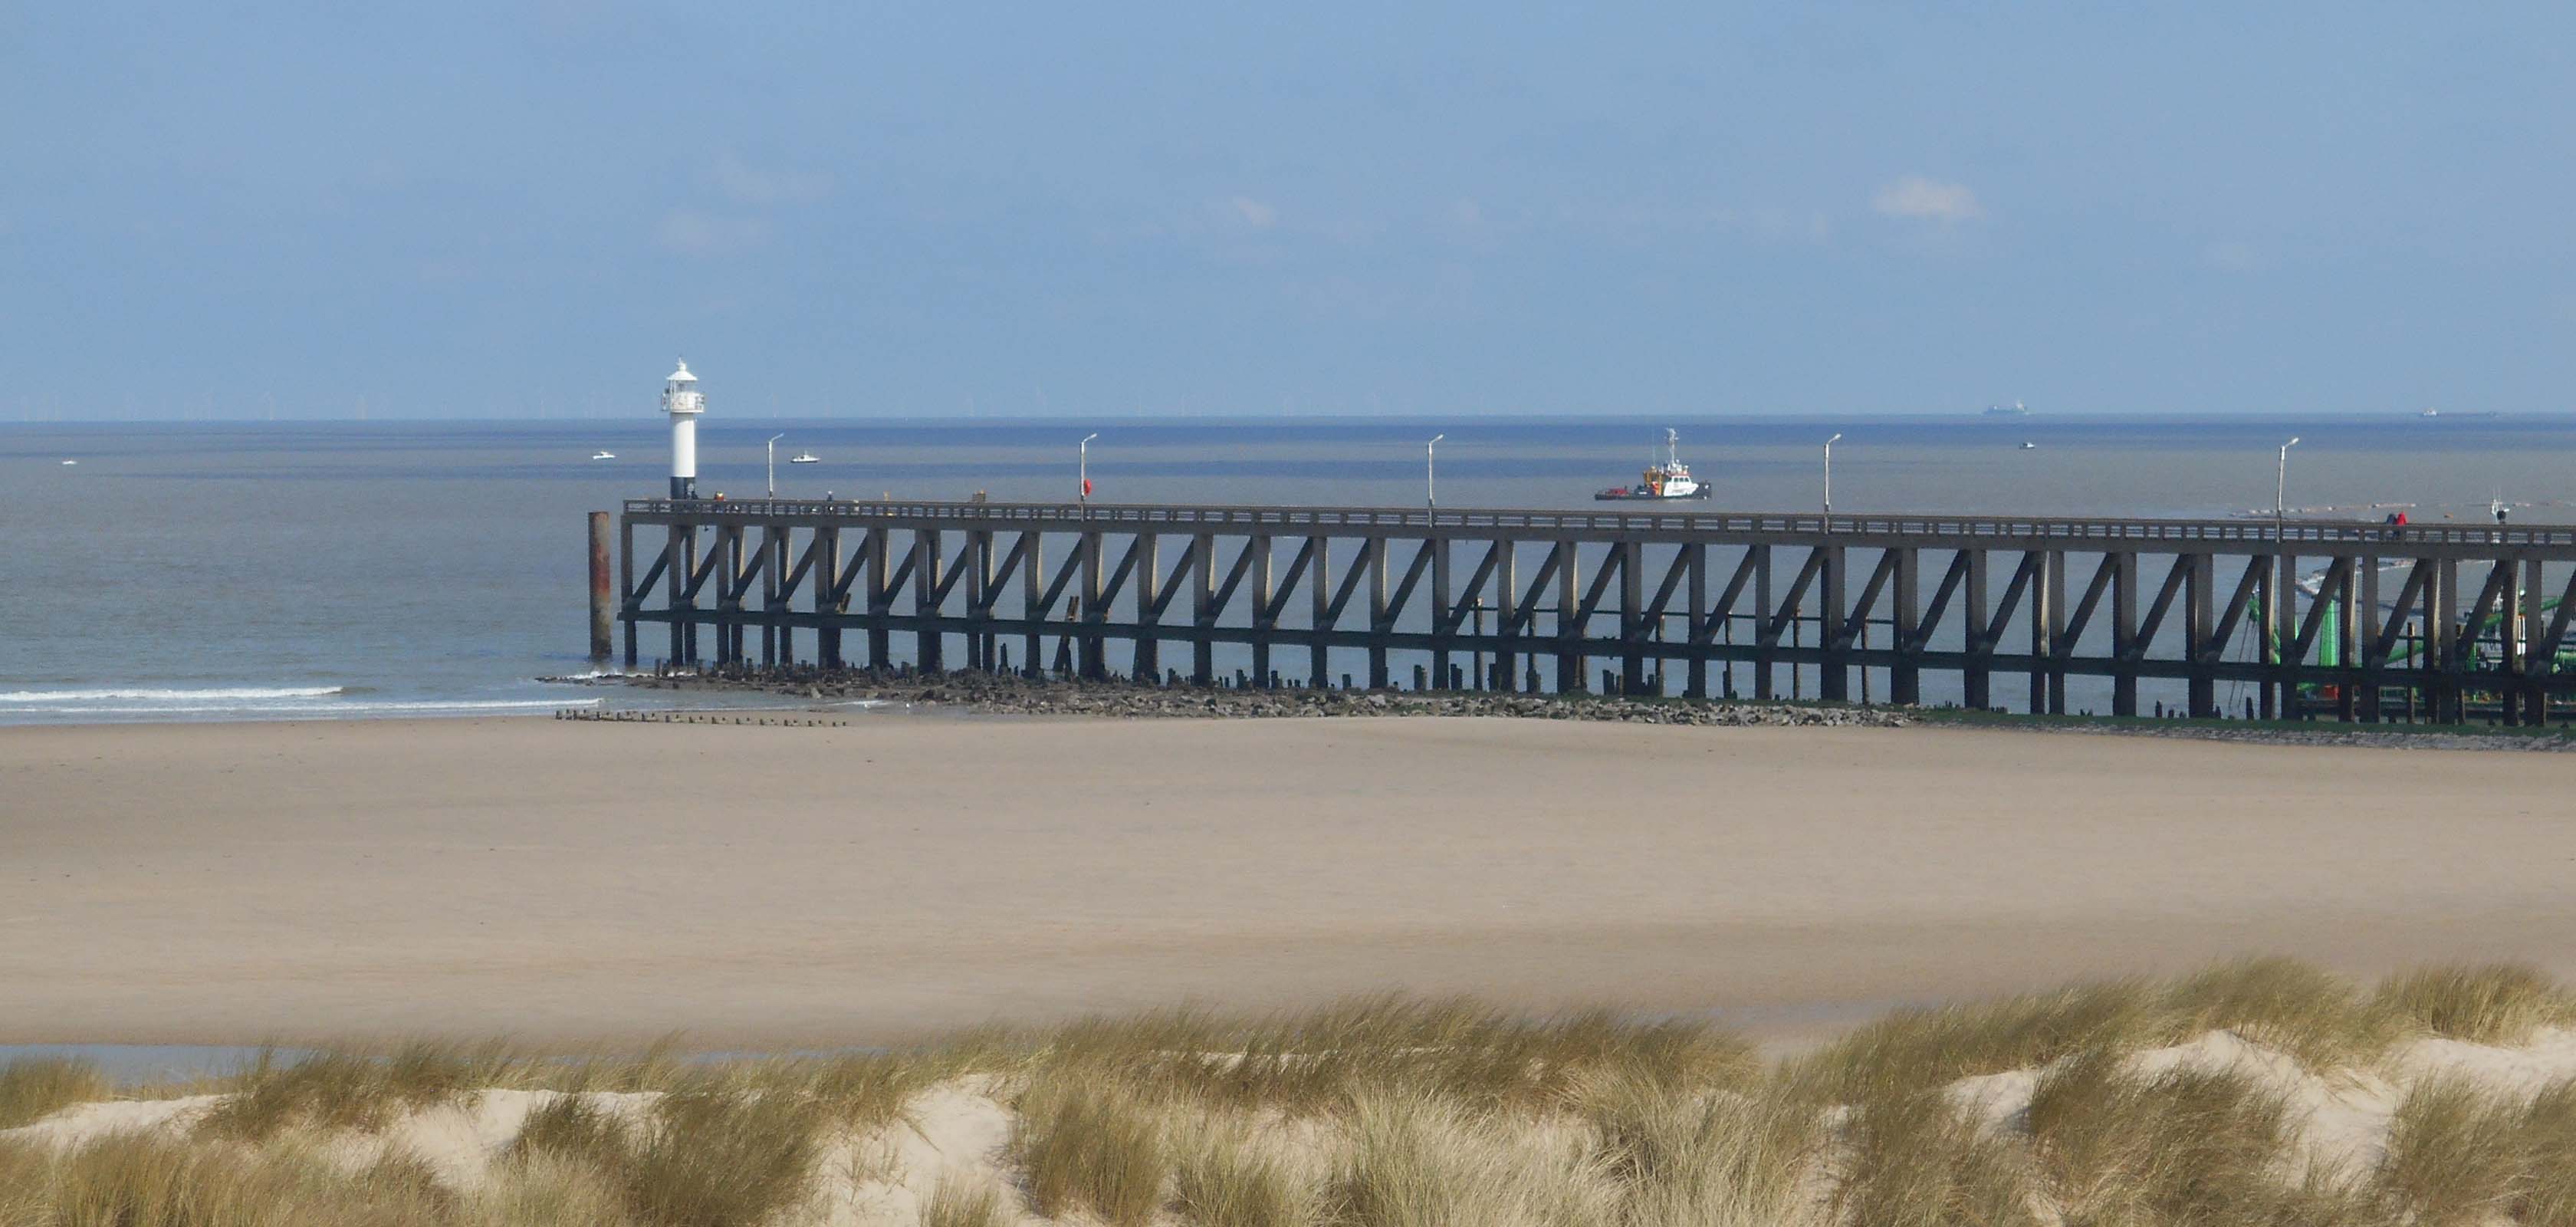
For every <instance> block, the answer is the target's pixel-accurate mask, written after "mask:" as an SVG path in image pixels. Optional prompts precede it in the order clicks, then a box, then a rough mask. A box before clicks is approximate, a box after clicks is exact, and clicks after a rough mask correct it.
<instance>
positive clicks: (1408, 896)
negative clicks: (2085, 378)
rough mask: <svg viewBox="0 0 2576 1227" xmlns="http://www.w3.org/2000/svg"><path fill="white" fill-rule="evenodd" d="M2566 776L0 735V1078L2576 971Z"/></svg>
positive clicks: (1856, 754)
mask: <svg viewBox="0 0 2576 1227" xmlns="http://www.w3.org/2000/svg"><path fill="white" fill-rule="evenodd" d="M2569 771H2570V767H2569V766H2568V765H2567V764H2566V762H2565V761H2564V760H2563V759H2561V758H2560V757H2559V756H2555V755H2533V754H2515V753H2485V752H2417V751H2394V750H2342V749H2321V748H2304V747H2302V748H2283V747H2267V746H2253V745H2235V744H2220V743H2204V742H2181V741H2163V740H2153V739H2144V738H2109V737H2051V736H2033V735H2027V734H2017V733H2011V732H1986V731H1955V730H1932V729H1920V728H1914V729H1894V730H1886V729H1758V728H1757V729H1693V728H1651V727H1640V726H1628V725H1611V724H1574V723H1558V722H1548V721H1534V720H1427V719H1423V720H1293V721H1224V720H1211V721H1191V720H1164V721H1144V722H1114V721H1038V720H1024V721H1015V720H998V719H920V718H908V717H885V718H867V719H859V720H853V721H852V722H851V723H850V724H848V725H847V726H846V727H839V728H774V727H772V728H760V727H707V726H685V725H619V724H596V723H566V722H556V721H551V720H545V719H508V720H441V721H419V722H395V721H368V722H337V723H306V724H223V725H158V726H132V727H88V728H16V729H7V730H0V790H5V795H6V796H7V797H8V804H7V805H6V807H5V817H0V837H4V838H5V852H0V935H5V940H0V1002H6V1003H7V1007H6V1008H5V1009H0V1042H173V1043H177V1042H203V1043H224V1042H244V1041H255V1040H260V1039H268V1038H282V1039H293V1038H296V1037H300V1036H301V1037H331V1038H335V1039H347V1038H351V1037H361V1036H370V1035H414V1034H438V1035H452V1036H458V1037H478V1036H486V1035H493V1034H510V1035H515V1036H518V1037H520V1038H522V1039H526V1040H530V1041H536V1042H544V1041H554V1040H561V1041H570V1040H589V1039H632V1038H640V1037H649V1036H655V1035H660V1034H664V1033H669V1032H683V1033H685V1034H686V1035H687V1036H688V1038H689V1039H690V1041H691V1042H693V1043H697V1044H703V1045H707V1046H726V1045H741V1046H755V1045H783V1044H797V1043H807V1042H833V1043H841V1042H868V1041H879V1040H892V1039H899V1038H902V1037H905V1036H907V1035H911V1034H916V1033H921V1032H926V1031H929V1030H934V1029H938V1028H944V1027H950V1026H954V1025H958V1024H969V1023H975V1022H979V1021H984V1020H988V1019H995V1018H1003V1019H1038V1018H1048V1017H1056V1016H1061V1015H1063V1014H1066V1013H1068V1012H1075V1011H1084V1010H1092V1009H1123V1008H1133V1007H1138V1006H1147V1005H1156V1004H1165V1003H1170V1002H1174V1001H1178V1000H1182V999H1185V998H1195V999H1200V1000H1205V1001H1210V1002H1215V1003H1222V1004H1226V1005H1232V1006H1247V1007H1258V1006H1267V1005H1291V1004H1299V1003H1310V1002H1314V1001H1317V1000H1320V999H1323V998H1326V997H1330V996H1333V995H1337V994H1343V993H1349V992H1354V991H1363V990H1371V989H1380V988H1405V989H1409V990H1412V991H1415V992H1445V991H1453V990H1454V991H1465V992H1473V993H1477V994H1480V995H1484V996H1487V997H1490V998H1493V999H1496V1000H1499V1001H1502V1002H1505V1003H1509V1004H1515V1005H1527V1006H1531V1007H1548V1006H1554V1005H1560V1004H1574V1003H1583V1004H1594V1003H1609V1004H1620V1005H1627V1006H1633V1007H1638V1008H1641V1009H1650V1010H1711V1009H1713V1010H1719V1011H1721V1012H1722V1015H1721V1016H1722V1017H1725V1018H1728V1019H1729V1020H1732V1021H1736V1022H1740V1023H1743V1024H1745V1025H1748V1026H1751V1027H1752V1028H1754V1029H1755V1030H1757V1031H1771V1032H1785V1031H1794V1030H1796V1029H1798V1028H1800V1027H1812V1026H1818V1025H1823V1024H1830V1023H1840V1022H1843V1021H1848V1020H1851V1019H1854V1018H1857V1017H1861V1016H1865V1015H1867V1014H1870V1013H1874V1012H1876V1011H1877V1010H1879V1009H1881V1008H1883V1007H1884V1006H1886V1005H1888V1004H1890V1003H1894V1002H1903V1001H1914V1000H1924V999H1931V998H1940V997H1948V996H1954V995H1966V994H1980V993H1988V992H1995V991H2004V990H2014V989H2023V988H2030V987H2035V986H2041V985H2046V984H2051V983H2055V982H2057V981H2060V980H2064V979H2069V978H2075V977H2100V976H2105V975H2115V974H2124V973H2129V972H2150V971H2170V970H2175V969H2180V968H2185V967H2190V966H2194V965H2198V964H2201V963H2205V962H2207V961H2209V960H2211V959H2213V958H2220V957H2226V956H2232V955H2237V954H2246V953H2286V954H2294V955H2301V956H2306V957H2309V958H2313V959H2316V960H2318V961H2320V962H2322V963H2325V964H2327V965H2329V966H2332V967H2335V968H2338V969H2342V970H2346V971H2350V972H2354V973H2359V974H2376V973H2379V972H2382V971H2386V970H2389V969H2392V968H2396V967H2401V966H2406V965H2411V964H2414V963H2417V962H2422V961H2427V960H2435V959H2471V958H2475V959H2493V958H2514V959H2526V960H2531V961H2533V962H2536V963H2538V964H2540V965H2542V966H2544V967H2546V968H2549V969H2550V970H2552V971H2554V972H2557V973H2559V974H2560V975H2567V974H2570V973H2576V896H2571V895H2570V894H2569V892H2568V891H2567V889H2566V882H2567V878H2568V874H2569V873H2570V871H2571V869H2576V828H2571V827H2570V826H2569V824H2568V823H2567V822H2566V821H2565V817H2566V813H2567V806H2566V802H2565V798H2564V792H2565V789H2566V786H2567V784H2568V783H2569V782H2570V781H2569Z"/></svg>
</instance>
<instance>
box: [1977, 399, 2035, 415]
mask: <svg viewBox="0 0 2576 1227" xmlns="http://www.w3.org/2000/svg"><path fill="white" fill-rule="evenodd" d="M1986 416H1987V417H1990V418H2026V417H2029V416H2030V406H2028V405H2025V404H2023V403H2021V402H2020V401H2014V402H2013V403H2011V404H2009V405H1988V406H1986Z"/></svg>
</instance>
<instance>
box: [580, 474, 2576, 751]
mask: <svg viewBox="0 0 2576 1227" xmlns="http://www.w3.org/2000/svg"><path fill="white" fill-rule="evenodd" d="M606 531H607V522H606V517H605V516H604V515H601V516H595V517H594V518H593V522H592V557H593V570H592V580H593V593H594V596H593V600H594V609H593V627H594V629H593V651H594V653H596V654H600V655H602V656H605V655H606V654H607V653H608V652H609V650H610V645H609V644H608V643H607V642H606V639H605V636H606V628H607V625H608V622H607V617H606V615H607V614H608V612H609V611H608V610H607V609H606V608H605V604H606V602H607V601H608V600H609V599H610V598H609V592H610V586H609V584H608V583H607V575H606V562H605V558H606V553H607V550H606V548H605V547H606V546H607V544H608V542H607V541H606V540H605V539H604V537H603V534H605V533H606ZM616 534H617V541H616V545H617V548H616V551H615V553H616V557H617V559H618V571H617V582H616V584H615V586H614V592H615V607H614V611H613V612H614V619H615V621H616V623H618V624H619V625H620V626H622V628H623V632H624V658H625V661H626V663H627V664H628V665H629V666H630V667H633V666H637V665H639V664H640V663H641V660H640V655H639V654H640V652H641V650H642V649H641V645H640V644H639V636H640V635H641V633H642V631H643V628H645V627H646V626H648V625H652V624H660V625H662V626H664V627H665V628H666V631H667V636H668V638H667V642H668V648H667V650H666V651H665V652H664V653H663V654H662V657H661V658H662V659H664V660H667V661H670V662H673V663H678V664H733V663H742V664H750V663H762V664H782V663H790V662H810V663H816V664H821V665H826V666H852V667H856V666H873V667H877V668H897V667H901V666H904V665H911V666H916V667H918V668H920V669H924V670H933V671H936V670H941V669H948V668H960V667H966V668H979V669H1005V668H1008V669H1016V670H1018V671H1022V672H1039V671H1046V670H1054V669H1061V670H1064V671H1068V672H1072V673H1076V674H1079V675H1081V676H1085V677H1093V678H1105V677H1109V676H1112V675H1113V674H1117V673H1124V674H1128V675H1131V676H1135V677H1139V678H1149V679H1157V680H1174V681H1182V682H1185V683H1194V684H1197V685H1226V684H1239V685H1257V686H1268V685H1317V686H1323V685H1334V684H1336V683H1337V681H1338V682H1340V684H1351V685H1360V684H1364V685H1367V686H1371V687H1380V688H1383V687H1388V686H1396V685H1412V686H1418V687H1431V688H1485V689H1495V690H1553V691H1583V690H1591V689H1595V688H1607V689H1611V690H1616V691H1620V692H1624V693H1632V694H1634V693H1645V694H1676V695H1684V696H1691V697H1713V696H1716V695H1720V694H1737V695H1742V696H1746V697H1753V698H1762V699H1770V698H1784V697H1792V696H1799V697H1804V696H1810V695H1811V696H1812V697H1815V698H1819V699H1827V700H1848V699H1853V698H1855V697H1858V698H1861V699H1882V698H1883V699H1884V700H1885V701H1888V702H1894V703H1920V702H1925V701H1926V678H1927V676H1929V677H1931V678H1932V679H1934V683H1935V689H1937V690H1938V691H1939V692H1940V693H1939V694H1938V695H1936V696H1935V697H1934V699H1933V700H1932V701H1948V702H1958V703H1961V704H1964V705H1966V706H1970V707H1979V708H1987V707H1997V706H2011V707H2017V708H2019V709H2021V710H2027V711H2032V712H2058V713H2062V712H2066V711H2068V710H2070V707H2069V690H2068V687H2069V681H2070V679H2075V680H2076V682H2077V686H2078V688H2079V690H2081V691H2082V692H2083V693H2084V695H2085V696H2086V697H2096V696H2098V697H2099V698H2100V699H2101V700H2102V703H2101V706H2102V707H2103V708H2105V709H2107V710H2108V711H2109V712H2110V713H2111V714H2116V715H2135V714H2139V712H2140V704H2141V687H2142V685H2143V686H2145V687H2147V688H2148V689H2150V690H2152V691H2155V692H2158V693H2167V692H2169V693H2170V700H2169V701H2168V700H2166V699H2158V700H2156V702H2157V705H2158V706H2159V707H2162V708H2167V709H2169V710H2171V711H2173V712H2174V713H2175V714H2189V715H2194V716H2215V715H2219V714H2221V710H2222V703H2225V704H2226V705H2227V707H2228V709H2229V710H2228V714H2235V709H2236V708H2237V707H2239V706H2240V705H2241V706H2242V707H2244V708H2246V709H2249V710H2250V712H2251V714H2259V715H2262V716H2267V717H2268V716H2274V715H2285V714H2308V715H2319V714H2323V715H2333V716H2340V717H2342V718H2344V719H2360V720H2375V719H2382V718H2390V717H2394V716H2397V715H2400V714H2403V715H2404V716H2406V717H2408V718H2413V719H2425V720H2438V721H2457V720H2461V719H2464V718H2467V717H2468V716H2470V715H2471V714H2473V713H2476V712H2484V713H2488V714H2491V715H2493V716H2495V717H2496V718H2500V719H2503V720H2505V721H2508V722H2515V723H2528V722H2540V721H2545V720H2547V719H2548V718H2550V716H2551V715H2552V714H2553V712H2559V713H2561V714H2563V710H2562V709H2565V708H2566V703H2565V701H2566V700H2567V699H2568V698H2569V697H2570V692H2571V689H2576V657H2571V659H2570V660H2566V661H2562V659H2561V656H2562V651H2563V650H2564V649H2565V648H2566V646H2567V643H2566V641H2567V631H2568V619H2569V616H2570V614H2571V612H2576V527H2570V526H2551V525H2533V526H2502V525H2497V526H2488V525H2472V526H2454V525H2412V526H2405V527H2395V526H2387V525H2381V524H2371V523H2352V522H2319V521H2314V520H2289V521H2287V522H2285V523H2279V524H2276V523H2274V522H2273V521H2270V520H2252V519H2244V520H2234V519H2231V520H2154V519H2061V518H2033V517H1980V516H1950V515H1842V514H1836V515H1833V516H1831V517H1827V516H1823V515H1818V514H1775V513H1750V512H1713V511H1681V510H1665V509H1661V508H1657V509H1651V510H1618V511H1541V510H1493V509H1459V510H1451V509H1446V508H1443V509H1438V510H1432V509H1428V508H1390V507H1227V506H1154V505H1112V504H1098V503H1094V504H1089V505H1083V504H1059V503H990V502H896V501H815V500H804V499H767V500H764V499H745V500H730V501H726V500H671V499H636V500H630V501H628V502H627V503H626V505H625V508H624V511H623V514H622V515H621V516H620V517H619V518H618V520H617V525H616ZM639 537H640V538H641V541H642V548H641V550H640V551H639V548H638V541H639ZM2464 579H2465V581H2466V584H2467V586H2466V587H2464V586H2463V582H2464ZM1050 644H1053V645H1054V648H1055V651H1054V654H1053V656H1052V657H1050V654H1049V652H1048V647H1049V645H1050ZM1113 644H1114V645H1119V647H1118V649H1117V650H1113V647H1112V645H1113ZM1014 646H1016V647H1017V648H1018V649H1019V650H1018V652H1017V653H1016V654H1014V653H1013V652H1012V648H1013V647H1014ZM1166 648H1169V649H1171V650H1172V651H1173V652H1174V656H1173V658H1172V659H1171V660H1170V661H1169V662H1168V665H1167V662H1166V660H1165V657H1164V652H1165V650H1166ZM1596 665H1597V666H1600V667H1601V673H1600V675H1599V676H1598V677H1596V676H1595V675H1594V672H1593V670H1594V668H1595V666H1596ZM1122 666H1123V668H1122ZM1998 674H2001V675H2005V676H2006V677H2007V679H2018V680H2020V681H2023V682H2026V684H2027V692H2026V693H2027V698H2026V701H2024V702H2022V703H2018V704H2011V703H2005V702H2002V701H2000V700H1999V699H1998V698H1997V692H1996V689H1995V678H1996V676H1997V675H1998ZM1344 679H1347V680H1344ZM1855 679H1857V680H1858V682H1859V690H1858V692H1857V694H1856V693H1855V689H1854V682H1855ZM1810 681H1812V685H1810ZM2222 687H2224V688H2226V690H2227V691H2228V693H2227V694H2226V695H2225V696H2224V697H2222V694H2221V691H2222ZM2105 692H2106V693H2105ZM2082 706H2084V707H2087V708H2090V707H2092V706H2093V704H2092V703H2090V702H2086V703H2084V704H2082Z"/></svg>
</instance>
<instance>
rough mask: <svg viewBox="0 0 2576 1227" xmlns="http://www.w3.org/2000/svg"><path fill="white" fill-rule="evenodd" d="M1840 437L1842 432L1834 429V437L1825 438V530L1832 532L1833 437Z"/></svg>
mask: <svg viewBox="0 0 2576 1227" xmlns="http://www.w3.org/2000/svg"><path fill="white" fill-rule="evenodd" d="M1842 437H1843V432H1841V431H1839V430H1837V431H1835V432H1834V438H1833V439H1827V440H1825V531H1826V532H1832V531H1833V530H1834V439H1840V438H1842Z"/></svg>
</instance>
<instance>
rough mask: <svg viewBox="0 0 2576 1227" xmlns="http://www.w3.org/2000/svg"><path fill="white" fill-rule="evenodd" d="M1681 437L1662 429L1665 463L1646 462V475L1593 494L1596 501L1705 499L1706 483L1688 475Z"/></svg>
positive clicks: (1688, 467) (1677, 433) (1707, 492)
mask: <svg viewBox="0 0 2576 1227" xmlns="http://www.w3.org/2000/svg"><path fill="white" fill-rule="evenodd" d="M1681 446H1682V436H1681V432H1680V431H1677V430H1667V431H1665V432H1664V462H1663V463H1662V464H1649V465H1647V466H1646V472H1645V475H1644V476H1643V477H1642V478H1641V479H1640V480H1639V481H1638V482H1637V484H1636V485H1633V486H1612V487H1610V488H1609V489H1607V490H1603V491H1599V492H1598V493H1595V494H1594V495H1593V496H1592V497H1593V499H1594V500H1596V501H1599V502H1627V501H1632V500H1640V499H1646V500H1663V499H1677V498H1707V497H1708V496H1709V486H1708V483H1707V482H1704V481H1699V480H1696V479H1694V478H1693V477H1692V476H1691V471H1690V466H1689V465H1686V464H1683V463H1682V453H1681Z"/></svg>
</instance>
